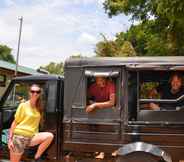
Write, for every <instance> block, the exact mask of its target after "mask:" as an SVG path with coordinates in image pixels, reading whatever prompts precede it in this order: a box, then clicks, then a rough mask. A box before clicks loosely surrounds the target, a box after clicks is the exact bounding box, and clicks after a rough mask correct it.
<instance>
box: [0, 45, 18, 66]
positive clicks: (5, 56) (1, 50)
mask: <svg viewBox="0 0 184 162" xmlns="http://www.w3.org/2000/svg"><path fill="white" fill-rule="evenodd" d="M11 51H12V49H11V48H9V47H8V46H6V45H0V60H4V61H7V62H11V63H15V59H14V57H13V55H12V54H11Z"/></svg>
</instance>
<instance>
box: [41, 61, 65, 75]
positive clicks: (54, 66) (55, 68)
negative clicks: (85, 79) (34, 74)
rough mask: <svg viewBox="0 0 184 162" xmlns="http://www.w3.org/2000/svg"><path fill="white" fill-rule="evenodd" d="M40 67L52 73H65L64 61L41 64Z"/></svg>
mask: <svg viewBox="0 0 184 162" xmlns="http://www.w3.org/2000/svg"><path fill="white" fill-rule="evenodd" d="M40 68H41V69H45V70H47V71H48V72H49V73H50V74H57V75H63V62H60V63H54V62H51V63H49V64H48V65H46V66H41V67H40Z"/></svg>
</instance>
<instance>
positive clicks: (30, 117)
mask: <svg viewBox="0 0 184 162" xmlns="http://www.w3.org/2000/svg"><path fill="white" fill-rule="evenodd" d="M40 118H41V116H40V113H39V112H38V111H37V109H36V108H34V107H33V108H32V107H31V105H30V103H29V101H27V102H25V103H21V104H20V105H19V107H18V108H17V111H16V113H15V123H16V124H17V126H16V127H15V129H14V131H13V133H14V134H17V135H22V136H26V137H33V136H34V135H35V134H36V133H37V132H38V129H39V123H40Z"/></svg>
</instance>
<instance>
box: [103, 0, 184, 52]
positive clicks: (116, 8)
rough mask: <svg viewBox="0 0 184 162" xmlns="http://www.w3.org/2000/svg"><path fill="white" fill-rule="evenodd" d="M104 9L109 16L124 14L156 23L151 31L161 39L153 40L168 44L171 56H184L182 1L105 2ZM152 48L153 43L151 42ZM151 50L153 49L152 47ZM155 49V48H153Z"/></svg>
mask: <svg viewBox="0 0 184 162" xmlns="http://www.w3.org/2000/svg"><path fill="white" fill-rule="evenodd" d="M104 8H105V10H106V12H107V13H108V15H109V16H113V15H117V14H120V13H124V14H126V15H130V16H131V19H132V20H138V21H140V22H141V23H147V22H149V21H150V19H153V20H154V23H153V24H152V26H151V27H149V30H153V32H155V33H156V31H157V32H158V33H159V34H160V35H159V36H160V37H161V38H158V37H157V39H155V37H154V39H152V38H151V40H152V41H154V42H157V41H158V40H160V41H161V44H162V43H165V42H166V43H167V46H168V49H169V55H184V54H183V50H184V37H183V35H184V1H181V0H154V1H150V0H105V2H104ZM149 44H150V46H151V44H152V43H151V42H149ZM150 48H151V47H150ZM152 48H153V47H152Z"/></svg>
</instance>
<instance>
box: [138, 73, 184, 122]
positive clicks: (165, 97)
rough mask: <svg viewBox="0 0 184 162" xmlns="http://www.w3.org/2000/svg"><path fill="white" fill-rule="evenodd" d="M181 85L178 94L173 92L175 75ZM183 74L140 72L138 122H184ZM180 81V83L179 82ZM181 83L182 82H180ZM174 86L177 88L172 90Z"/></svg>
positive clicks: (177, 82)
mask: <svg viewBox="0 0 184 162" xmlns="http://www.w3.org/2000/svg"><path fill="white" fill-rule="evenodd" d="M175 74H177V75H179V76H180V77H181V80H180V79H178V77H176V78H175V80H176V83H173V84H180V86H181V87H179V88H178V90H177V93H175V92H174V93H173V92H172V90H173V89H175V87H177V85H171V78H172V77H173V75H175ZM183 76H184V75H183V73H181V72H173V71H164V70H160V71H156V70H155V71H151V70H149V71H148V70H147V71H139V72H137V120H140V121H142V120H143V121H151V122H155V121H156V122H158V121H159V122H161V121H162V122H182V121H184V120H183V115H184V114H183V110H184V91H183V82H182V80H183ZM178 80H179V81H178ZM180 81H181V82H180ZM172 86H175V87H173V88H171V87H172Z"/></svg>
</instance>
